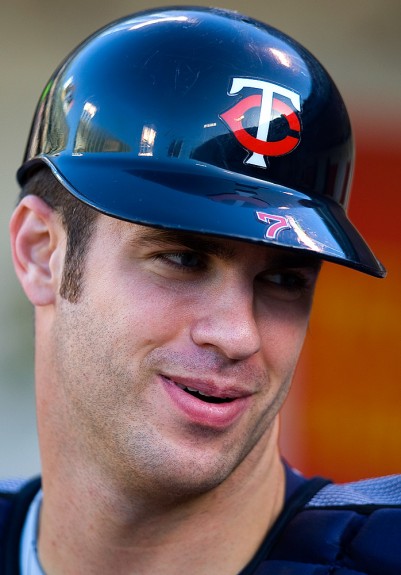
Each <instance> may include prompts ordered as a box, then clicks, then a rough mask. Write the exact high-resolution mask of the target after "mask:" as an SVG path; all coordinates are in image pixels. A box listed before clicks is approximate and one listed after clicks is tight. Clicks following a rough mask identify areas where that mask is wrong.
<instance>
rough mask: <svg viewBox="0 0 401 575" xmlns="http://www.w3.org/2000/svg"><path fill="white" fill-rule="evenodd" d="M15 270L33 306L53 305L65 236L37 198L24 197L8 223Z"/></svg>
mask: <svg viewBox="0 0 401 575" xmlns="http://www.w3.org/2000/svg"><path fill="white" fill-rule="evenodd" d="M10 238H11V249H12V256H13V262H14V268H15V271H16V274H17V276H18V279H19V281H20V283H21V285H22V288H23V290H24V292H25V294H26V296H27V297H28V299H29V300H30V301H31V303H32V304H33V305H35V306H44V305H49V304H51V303H54V301H55V299H56V296H57V294H58V291H59V286H60V282H61V276H62V270H63V262H64V251H65V242H66V236H65V232H64V229H63V227H62V224H61V222H60V218H59V216H58V215H57V214H56V212H55V211H54V210H53V209H52V208H50V207H49V206H48V205H47V204H46V202H44V201H43V200H42V199H41V198H39V197H37V196H31V195H30V196H26V197H25V198H23V199H22V200H21V202H20V203H19V204H18V206H17V208H16V209H15V211H14V213H13V215H12V217H11V221H10Z"/></svg>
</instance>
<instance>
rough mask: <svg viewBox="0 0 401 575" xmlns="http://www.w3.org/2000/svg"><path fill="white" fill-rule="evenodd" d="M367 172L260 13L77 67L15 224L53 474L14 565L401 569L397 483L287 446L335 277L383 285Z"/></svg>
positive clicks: (5, 564)
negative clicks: (317, 305) (288, 405)
mask: <svg viewBox="0 0 401 575" xmlns="http://www.w3.org/2000/svg"><path fill="white" fill-rule="evenodd" d="M351 167H352V140H351V130H350V125H349V121H348V117H347V114H346V110H345V108H344V104H343V102H342V100H341V97H340V95H339V94H338V92H337V90H336V88H335V86H334V84H333V82H332V80H331V79H330V77H329V76H328V75H327V73H326V72H325V70H324V69H323V68H322V67H321V66H320V64H319V63H318V62H317V61H316V60H315V58H314V57H313V56H311V55H310V54H309V53H308V52H307V51H306V50H304V49H303V48H302V47H301V46H299V45H298V44H296V43H295V42H294V41H293V40H291V39H289V38H288V37H286V36H285V35H283V34H281V33H279V32H278V31H276V30H274V29H271V28H269V27H268V26H265V25H264V24H261V23H259V22H256V21H253V20H250V19H249V18H245V17H243V16H241V15H238V14H234V13H231V12H226V11H222V10H213V9H203V8H182V9H180V8H171V9H168V8H166V9H162V10H155V11H147V12H144V13H140V14H137V15H133V16H131V17H129V18H125V19H123V20H121V21H119V22H117V23H113V24H111V25H110V26H108V27H106V28H105V29H104V30H102V31H100V32H99V33H97V34H95V35H94V36H93V37H91V38H90V39H89V40H87V41H86V42H84V43H83V44H82V45H81V46H80V47H79V48H77V50H76V51H75V52H74V53H73V54H72V55H70V56H69V57H68V58H67V60H66V61H65V62H64V63H63V64H62V65H61V67H60V68H59V69H58V70H57V71H56V72H55V74H54V75H53V77H52V78H51V80H50V81H49V83H48V85H47V87H46V89H45V91H44V93H43V95H42V98H41V100H40V102H39V105H38V109H37V112H36V115H35V119H34V123H33V127H32V132H31V136H30V140H29V143H28V148H27V153H26V158H25V160H24V163H23V165H22V167H21V168H20V170H19V173H18V177H19V181H20V183H21V186H22V192H21V198H20V202H19V204H18V207H17V208H16V210H15V213H14V215H13V217H12V221H11V237H12V246H13V256H14V262H15V268H16V272H17V275H18V277H19V279H20V282H21V284H22V286H23V288H24V290H25V293H26V294H27V297H28V298H29V300H30V301H31V302H32V303H33V305H34V306H35V310H36V313H35V326H36V330H35V331H36V334H35V337H36V385H37V405H38V422H39V437H40V445H41V453H42V464H43V473H42V478H41V486H40V484H39V481H38V480H34V481H33V482H29V483H27V484H24V485H23V486H22V487H21V488H20V489H19V490H16V488H13V489H8V490H6V489H4V493H3V495H2V498H0V504H1V507H0V513H1V514H0V518H1V522H0V525H1V526H2V527H1V547H0V549H1V556H0V559H1V561H2V571H1V573H4V574H5V575H10V574H17V573H21V574H23V575H26V574H30V575H43V574H46V575H76V574H78V573H82V574H83V573H85V575H89V574H100V573H101V574H102V575H109V574H110V575H111V574H113V575H128V574H134V573H135V574H141V575H147V574H152V575H154V574H155V573H160V574H163V575H171V574H174V575H178V574H182V573H191V574H194V575H206V574H207V575H210V574H211V573H213V574H214V573H216V574H219V575H220V574H221V575H225V574H226V575H235V574H237V573H241V575H250V574H258V575H262V574H265V573H266V574H267V573H272V574H274V575H280V574H284V573H286V574H297V575H303V574H305V575H312V574H314V575H316V574H322V575H323V574H325V575H326V574H327V575H328V574H329V573H330V574H331V573H338V574H339V575H340V574H342V575H346V574H348V575H351V574H356V573H366V574H376V573H380V575H386V574H395V573H399V572H400V569H401V558H400V557H399V549H398V548H399V544H398V541H399V536H400V535H401V512H400V510H399V506H400V501H401V495H400V489H401V480H400V479H399V478H398V477H391V478H387V479H382V480H377V481H372V482H370V481H368V482H362V483H358V484H354V485H348V486H343V487H340V486H334V485H330V484H329V482H327V481H325V480H322V479H319V478H318V479H314V480H311V481H307V480H305V479H304V478H303V477H301V476H300V475H299V474H297V473H295V472H294V471H293V470H291V469H290V468H289V467H288V466H286V465H284V463H283V462H282V460H281V458H280V454H279V450H278V446H277V436H278V414H279V411H280V408H281V406H282V404H283V401H284V399H285V397H286V394H287V392H288V388H289V386H290V382H291V378H292V374H293V371H294V369H295V366H296V363H297V359H298V356H299V353H300V350H301V347H302V344H303V341H304V337H305V331H306V329H307V325H308V319H309V313H310V308H311V304H312V298H313V292H314V288H315V283H316V280H317V276H318V273H319V268H320V265H321V262H322V261H323V260H329V261H334V262H337V263H340V264H343V265H346V266H349V267H353V268H355V269H357V270H360V271H362V272H365V273H369V274H371V275H374V276H378V277H382V276H384V275H385V271H384V268H383V266H382V265H381V264H380V262H379V261H378V260H377V259H376V258H375V256H374V255H373V254H372V253H371V251H370V249H369V248H368V246H367V245H366V243H365V242H364V240H363V239H362V238H361V237H360V235H359V234H358V232H357V231H356V230H355V228H354V227H353V226H352V224H351V223H350V222H349V220H348V219H347V217H346V214H345V211H344V208H345V207H346V205H347V194H348V183H349V182H348V180H349V175H350V172H351Z"/></svg>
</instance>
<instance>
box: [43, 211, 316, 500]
mask: <svg viewBox="0 0 401 575" xmlns="http://www.w3.org/2000/svg"><path fill="white" fill-rule="evenodd" d="M85 266H86V267H85V273H84V284H83V291H82V295H81V297H80V300H79V302H78V303H70V302H68V301H66V300H64V299H62V298H58V300H57V303H56V308H55V316H54V321H53V329H52V342H53V345H54V348H53V353H50V354H49V356H51V357H52V359H51V360H49V361H51V362H52V363H51V365H50V366H49V369H51V372H52V373H53V374H54V380H55V381H57V386H58V388H57V389H59V390H61V391H60V392H59V394H60V395H59V396H60V397H62V405H63V406H64V407H62V409H63V410H64V411H63V412H61V411H60V413H62V417H60V422H63V423H62V424H61V423H60V425H63V426H64V428H63V433H64V435H65V436H66V437H67V442H66V444H68V440H70V441H69V443H70V444H73V445H74V446H75V447H74V449H76V450H77V451H78V452H79V453H81V455H82V463H83V464H87V465H88V464H89V463H90V464H91V465H96V466H99V467H101V468H102V469H103V470H104V472H106V473H110V475H111V476H113V477H115V478H118V480H121V481H124V482H125V483H126V484H128V485H131V484H132V485H135V486H136V488H138V486H143V488H144V489H155V488H157V489H160V488H161V487H164V488H165V489H166V488H168V489H170V490H171V492H174V493H183V494H185V493H188V494H189V493H194V492H202V491H203V490H207V489H209V488H212V487H214V486H216V485H218V484H219V483H220V482H221V481H223V480H224V479H226V478H227V477H228V476H229V475H230V474H231V473H232V472H233V470H235V469H236V468H237V466H238V465H239V464H240V463H241V462H244V464H245V462H246V461H247V459H249V456H250V454H251V452H252V451H253V452H255V450H258V449H259V450H263V449H264V448H265V447H266V445H267V444H268V441H269V437H270V430H271V426H272V422H273V420H274V418H275V416H276V414H277V411H278V410H279V408H280V407H281V405H282V402H283V400H284V398H285V395H286V393H287V390H288V387H289V384H290V380H291V377H292V374H293V371H294V368H295V365H296V362H297V358H298V355H299V352H300V349H301V346H302V343H303V340H304V336H305V331H306V328H307V324H308V317H309V311H310V306H311V300H312V295H313V290H314V285H315V281H316V277H317V274H318V267H319V266H318V264H317V263H316V260H315V259H313V258H309V257H305V256H304V255H297V254H295V255H294V252H289V251H288V252H287V251H283V250H278V249H272V248H265V247H264V246H257V245H252V244H248V243H244V242H240V241H230V240H226V239H218V238H212V237H207V236H201V235H194V234H186V233H182V232H181V233H180V232H174V231H161V230H157V229H154V228H150V227H144V226H137V225H134V224H130V223H126V222H121V221H118V220H115V219H112V218H108V217H106V216H100V217H99V218H98V223H97V226H96V231H95V233H94V237H93V239H92V243H91V247H90V249H89V252H88V254H87V258H86V262H85ZM84 462H85V463H84Z"/></svg>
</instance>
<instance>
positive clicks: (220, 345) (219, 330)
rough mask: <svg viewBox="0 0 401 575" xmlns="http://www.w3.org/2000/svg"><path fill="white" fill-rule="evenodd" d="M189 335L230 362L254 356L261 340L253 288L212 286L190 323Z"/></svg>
mask: <svg viewBox="0 0 401 575" xmlns="http://www.w3.org/2000/svg"><path fill="white" fill-rule="evenodd" d="M197 313H198V312H197ZM191 336H192V340H193V342H194V343H195V344H197V345H198V346H202V347H204V346H212V347H214V348H216V349H217V350H219V352H220V353H222V354H224V355H225V356H226V357H227V358H229V359H231V360H244V359H247V358H249V357H251V356H252V355H254V354H255V353H257V352H258V351H259V349H260V344H261V337H260V332H259V328H258V325H257V321H256V319H255V313H254V303H253V289H252V288H251V287H249V288H246V287H245V286H240V285H228V284H227V283H225V284H223V285H220V286H218V287H215V289H214V290H213V291H212V293H210V292H209V294H208V297H207V300H206V301H205V302H204V303H203V305H202V306H201V309H200V310H199V313H198V315H197V317H196V319H195V321H194V322H193V324H192V329H191Z"/></svg>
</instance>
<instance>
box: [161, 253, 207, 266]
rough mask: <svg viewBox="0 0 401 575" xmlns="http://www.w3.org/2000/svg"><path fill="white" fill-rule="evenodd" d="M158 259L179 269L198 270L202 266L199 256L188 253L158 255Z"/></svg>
mask: <svg viewBox="0 0 401 575" xmlns="http://www.w3.org/2000/svg"><path fill="white" fill-rule="evenodd" d="M158 259H161V260H162V261H164V262H166V263H167V264H169V265H171V266H173V267H176V268H181V269H188V270H191V269H200V268H202V267H203V266H204V262H203V261H202V259H201V257H200V255H199V254H197V253H196V252H190V251H186V252H176V253H165V254H160V255H159V256H158Z"/></svg>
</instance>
